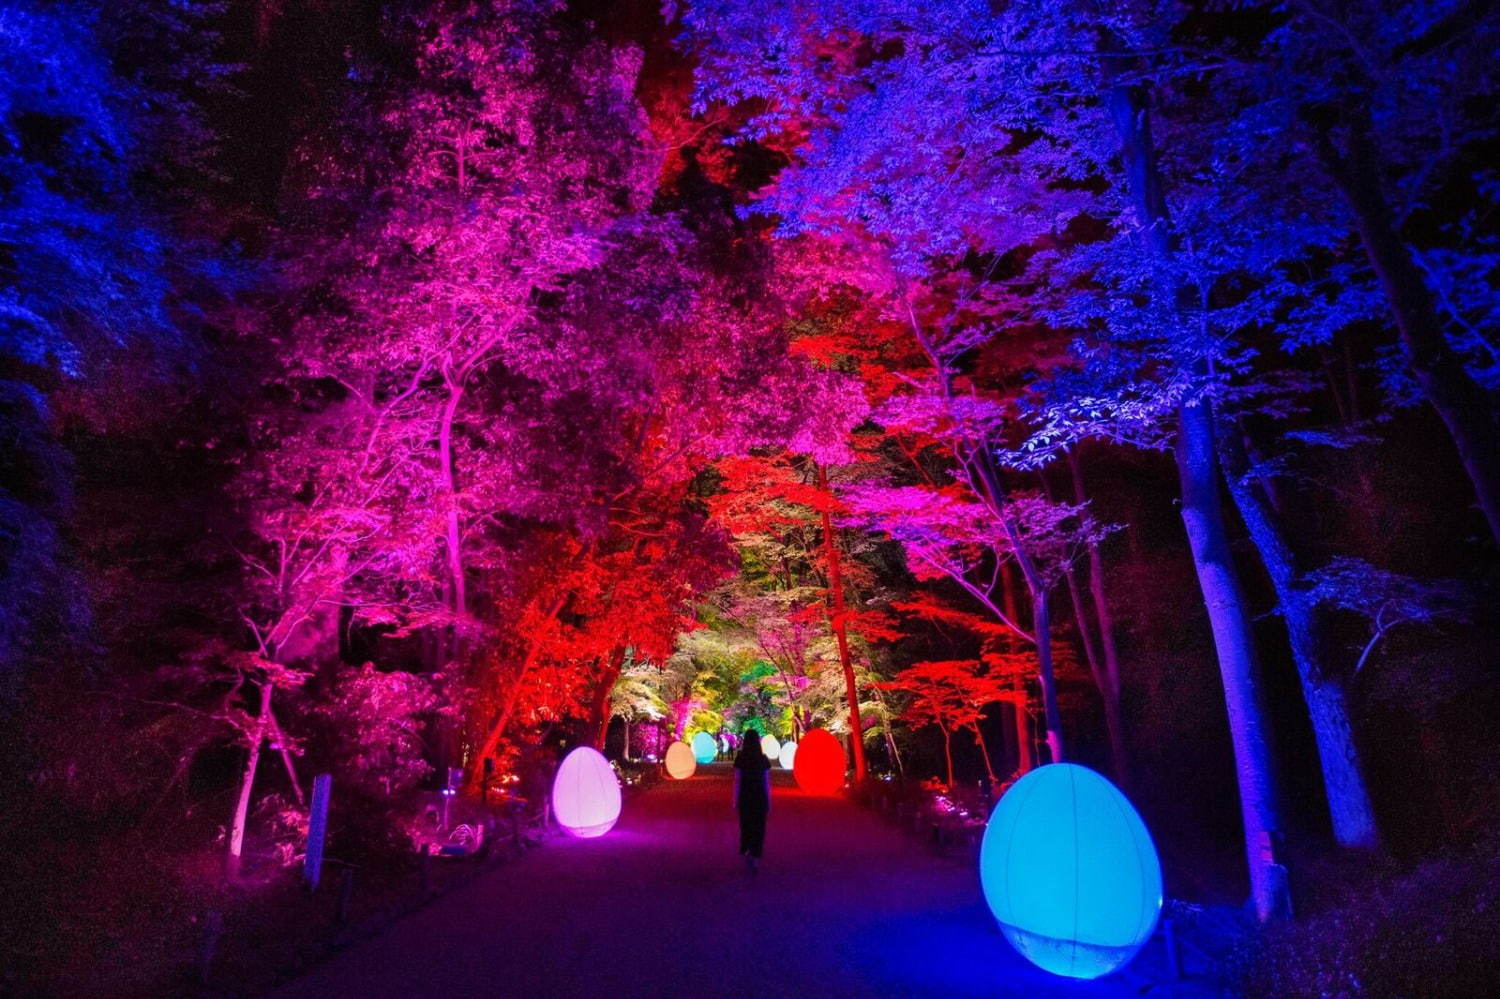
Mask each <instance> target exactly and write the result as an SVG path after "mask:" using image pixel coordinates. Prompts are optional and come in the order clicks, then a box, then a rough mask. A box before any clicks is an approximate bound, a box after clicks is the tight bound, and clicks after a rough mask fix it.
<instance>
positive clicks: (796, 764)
mask: <svg viewBox="0 0 1500 999" xmlns="http://www.w3.org/2000/svg"><path fill="white" fill-rule="evenodd" d="M848 765H849V761H848V759H847V758H846V757H845V756H844V747H843V746H841V745H839V741H838V740H837V739H835V738H834V737H833V736H832V735H829V734H828V732H826V731H824V730H823V729H821V728H815V729H813V730H812V731H811V732H808V733H807V734H806V735H804V736H803V737H802V741H801V742H799V743H797V753H796V756H795V757H794V758H793V760H792V776H794V777H795V778H797V786H798V787H800V788H801V789H802V790H804V791H806V792H807V793H808V794H837V793H838V791H839V789H840V788H842V787H843V786H844V770H845V769H846V768H847V767H848Z"/></svg>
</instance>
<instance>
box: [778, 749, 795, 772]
mask: <svg viewBox="0 0 1500 999" xmlns="http://www.w3.org/2000/svg"><path fill="white" fill-rule="evenodd" d="M796 759H797V744H796V743H795V742H783V743H782V744H781V754H780V756H779V757H778V758H777V762H778V763H780V764H781V769H783V770H790V769H792V763H793V761H795V760H796Z"/></svg>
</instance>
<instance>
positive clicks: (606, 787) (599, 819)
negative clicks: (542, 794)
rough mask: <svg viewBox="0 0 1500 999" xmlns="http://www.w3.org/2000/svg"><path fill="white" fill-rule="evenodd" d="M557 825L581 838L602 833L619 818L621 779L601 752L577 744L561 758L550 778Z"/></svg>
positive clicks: (612, 826) (609, 828)
mask: <svg viewBox="0 0 1500 999" xmlns="http://www.w3.org/2000/svg"><path fill="white" fill-rule="evenodd" d="M552 813H553V814H554V815H556V816H557V824H558V825H560V826H562V827H563V828H564V829H566V830H567V831H568V832H569V833H571V834H572V835H574V836H577V837H579V838H580V839H592V838H593V837H595V836H603V835H604V834H605V833H607V832H609V831H610V830H611V829H612V828H614V825H615V822H617V821H618V820H619V818H620V781H619V778H617V777H616V776H615V771H614V768H613V767H611V766H610V765H609V761H608V760H606V759H605V758H604V754H603V753H600V752H599V751H598V750H597V749H593V748H591V747H589V746H579V747H578V748H577V749H575V750H573V751H572V752H571V753H569V754H568V755H567V756H565V757H563V761H562V766H560V767H558V768H557V776H556V777H554V778H553V779H552Z"/></svg>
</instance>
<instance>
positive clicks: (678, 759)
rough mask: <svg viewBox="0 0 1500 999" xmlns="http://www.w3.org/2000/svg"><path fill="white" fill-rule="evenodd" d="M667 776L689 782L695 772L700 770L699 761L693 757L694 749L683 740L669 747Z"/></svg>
mask: <svg viewBox="0 0 1500 999" xmlns="http://www.w3.org/2000/svg"><path fill="white" fill-rule="evenodd" d="M666 767H667V776H669V777H671V778H672V779H674V780H687V779H688V778H689V777H691V776H693V771H694V770H697V769H698V761H697V760H696V759H694V757H693V747H692V746H689V745H688V744H687V743H685V742H683V741H682V740H681V739H679V740H677V741H676V742H674V743H672V744H671V745H670V746H668V747H667V760H666Z"/></svg>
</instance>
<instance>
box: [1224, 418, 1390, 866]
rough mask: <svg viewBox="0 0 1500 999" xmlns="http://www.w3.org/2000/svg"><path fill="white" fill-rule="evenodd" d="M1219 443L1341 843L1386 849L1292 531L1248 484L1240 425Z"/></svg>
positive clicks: (1228, 430) (1226, 429) (1227, 431)
mask: <svg viewBox="0 0 1500 999" xmlns="http://www.w3.org/2000/svg"><path fill="white" fill-rule="evenodd" d="M1217 442H1218V447H1219V452H1220V454H1221V455H1222V458H1223V467H1224V478H1225V481H1226V482H1227V483H1228V485H1229V494H1230V495H1231V496H1232V497H1234V502H1235V505H1236V506H1237V507H1238V508H1239V511H1240V519H1241V520H1243V521H1244V522H1245V527H1246V529H1247V530H1248V531H1249V532H1250V540H1251V541H1252V542H1254V544H1255V550H1256V552H1257V553H1258V554H1259V555H1260V560H1261V564H1263V565H1264V566H1265V567H1266V574H1267V575H1268V576H1269V577H1270V579H1271V586H1272V588H1273V589H1274V590H1275V591H1276V600H1277V603H1278V604H1279V605H1280V609H1281V619H1282V622H1283V623H1284V624H1285V625H1286V633H1287V640H1288V643H1289V644H1290V646H1291V651H1292V661H1293V662H1294V663H1295V664H1296V666H1297V679H1298V680H1299V681H1300V682H1301V685H1302V697H1303V700H1305V701H1306V702H1307V711H1308V716H1309V717H1310V718H1311V720H1312V728H1313V739H1314V741H1315V742H1316V744H1317V747H1318V761H1319V762H1320V763H1321V764H1322V770H1323V790H1324V795H1325V797H1326V798H1327V800H1328V814H1329V817H1330V818H1331V819H1332V822H1333V835H1334V839H1336V840H1337V841H1338V843H1339V845H1340V846H1345V847H1361V848H1366V849H1376V848H1378V847H1379V846H1380V831H1379V828H1378V827H1377V826H1376V824H1375V809H1374V806H1373V805H1372V804H1371V802H1370V794H1369V791H1368V789H1367V786H1366V782H1365V777H1364V768H1363V767H1362V766H1361V764H1360V757H1359V750H1358V748H1357V747H1356V745H1355V743H1354V733H1353V731H1352V729H1351V727H1350V724H1349V711H1348V708H1347V706H1346V703H1345V692H1344V687H1343V684H1342V683H1340V682H1339V680H1338V679H1337V678H1336V677H1334V676H1331V675H1330V674H1328V673H1326V672H1324V671H1323V670H1322V669H1321V668H1320V666H1319V659H1320V655H1321V653H1323V652H1324V651H1326V650H1327V648H1328V647H1329V645H1328V636H1327V635H1326V633H1325V629H1324V627H1323V623H1322V619H1321V618H1320V617H1319V615H1318V612H1317V609H1316V608H1315V607H1314V606H1313V604H1312V602H1311V601H1310V600H1309V599H1308V596H1307V594H1306V592H1305V591H1304V590H1302V589H1301V588H1299V587H1298V585H1297V580H1298V576H1297V567H1296V561H1295V559H1294V558H1293V556H1292V549H1291V544H1290V542H1289V540H1288V538H1287V533H1286V530H1285V528H1284V527H1283V526H1282V524H1281V522H1280V521H1279V519H1278V518H1277V516H1276V512H1275V510H1273V509H1272V508H1271V505H1270V503H1269V502H1268V500H1267V499H1266V498H1265V497H1264V496H1263V495H1261V494H1260V493H1259V492H1258V491H1257V490H1256V489H1255V487H1254V486H1253V485H1252V484H1251V483H1250V482H1249V481H1248V476H1249V474H1250V459H1249V454H1248V453H1247V452H1246V450H1245V448H1244V446H1243V444H1242V443H1241V441H1240V439H1239V437H1238V435H1237V432H1236V428H1234V427H1230V426H1223V427H1221V428H1220V433H1219V434H1218V437H1217Z"/></svg>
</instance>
